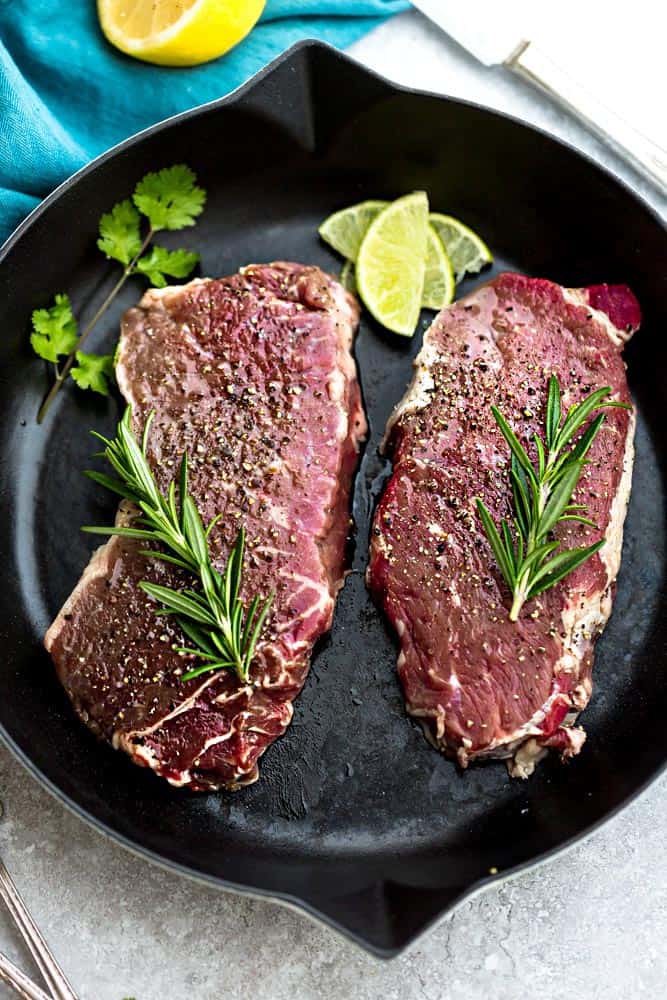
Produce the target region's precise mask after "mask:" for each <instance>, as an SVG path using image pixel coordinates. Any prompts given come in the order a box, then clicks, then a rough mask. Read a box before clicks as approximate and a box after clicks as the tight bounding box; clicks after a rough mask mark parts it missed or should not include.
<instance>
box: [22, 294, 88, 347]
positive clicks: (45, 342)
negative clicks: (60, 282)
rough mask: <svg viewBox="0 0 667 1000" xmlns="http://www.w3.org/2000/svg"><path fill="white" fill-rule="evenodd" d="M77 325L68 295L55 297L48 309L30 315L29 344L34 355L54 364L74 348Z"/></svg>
mask: <svg viewBox="0 0 667 1000" xmlns="http://www.w3.org/2000/svg"><path fill="white" fill-rule="evenodd" d="M76 342H77V323H76V320H75V319H74V316H73V315H72V306H71V304H70V300H69V295H56V297H55V300H54V304H53V305H52V306H50V307H49V308H48V309H35V311H34V312H33V314H32V334H31V335H30V343H31V344H32V349H33V351H34V352H35V354H38V355H39V357H40V358H44V360H45V361H52V362H53V364H56V363H57V361H58V358H59V357H60V355H62V354H69V352H70V351H71V350H72V349H73V348H74V347H76Z"/></svg>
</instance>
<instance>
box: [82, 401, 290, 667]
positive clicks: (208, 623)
mask: <svg viewBox="0 0 667 1000" xmlns="http://www.w3.org/2000/svg"><path fill="white" fill-rule="evenodd" d="M153 416H154V414H153V413H151V414H150V415H149V417H148V419H147V421H146V425H145V427H144V433H143V437H142V441H141V444H140V443H139V441H137V438H136V437H135V435H134V433H133V431H132V425H131V420H132V410H131V407H129V406H128V407H127V409H126V410H125V413H124V415H123V418H122V420H121V421H120V423H119V424H118V428H117V430H116V436H115V438H114V439H113V440H112V441H110V440H109V439H108V438H105V437H103V436H102V435H101V434H97V433H96V432H95V431H93V432H92V433H93V435H94V436H95V437H96V438H98V439H99V440H100V441H101V442H102V444H103V445H104V451H103V452H102V454H103V455H104V457H105V458H106V459H107V461H108V462H109V464H110V465H111V467H112V469H113V470H114V472H115V473H116V477H117V478H112V477H111V476H107V475H105V474H104V473H102V472H93V471H90V470H89V471H88V472H86V475H87V476H88V477H89V478H90V479H92V480H93V481H94V482H96V483H99V485H100V486H104V487H105V488H106V489H108V490H111V491H112V492H114V493H117V494H118V495H119V496H121V497H123V498H124V499H126V500H131V501H132V503H134V504H136V505H137V507H138V508H139V509H140V511H141V514H140V515H139V516H138V517H137V519H136V522H135V523H136V524H137V525H139V526H138V527H127V528H122V527H120V528H98V527H85V528H83V529H82V530H83V531H87V532H90V533H93V534H99V535H121V536H123V537H124V538H135V539H140V540H142V541H146V542H152V543H155V544H157V545H159V546H160V548H159V549H147V550H145V551H143V552H142V554H143V555H146V556H149V557H150V558H152V559H160V560H162V561H163V562H167V563H171V564H172V565H174V566H178V567H179V568H180V569H183V570H186V571H187V572H188V573H191V574H192V575H193V576H195V577H196V578H197V581H198V583H199V588H200V589H197V590H193V589H184V590H174V589H172V588H171V587H163V586H161V585H159V584H156V583H149V582H147V581H142V582H141V583H140V584H139V586H140V587H141V589H142V590H143V591H145V593H147V594H148V595H149V596H150V597H152V598H153V599H154V600H155V601H156V602H157V604H158V607H157V608H156V613H157V614H159V615H173V616H174V617H175V618H176V621H177V622H178V624H179V625H180V627H181V629H182V630H183V632H184V633H185V635H186V636H187V638H188V639H189V640H190V642H191V643H192V645H191V646H180V647H178V648H177V652H180V653H187V654H191V655H193V656H197V657H199V659H200V660H202V661H203V662H202V664H201V665H200V666H197V667H194V668H193V669H192V670H189V671H188V672H187V673H185V674H183V678H182V679H183V680H184V681H187V680H190V679H191V678H193V677H198V676H199V675H200V674H205V673H208V672H209V671H212V670H233V671H234V672H235V673H236V674H237V676H238V677H239V679H240V680H242V681H247V680H248V677H249V672H250V665H251V663H252V659H253V656H254V653H255V647H256V645H257V640H258V639H259V636H260V633H261V631H262V626H263V625H264V622H265V620H266V616H267V614H268V613H269V609H270V607H271V604H272V602H273V598H274V594H273V593H271V594H270V595H269V597H268V598H267V599H266V600H265V601H264V602H263V603H262V601H261V598H259V597H257V596H256V597H254V598H253V599H252V601H251V602H250V605H249V607H248V608H247V609H246V608H244V606H243V603H242V601H241V598H240V596H239V592H240V589H241V581H242V576H243V556H244V550H245V531H244V529H243V528H241V529H240V531H239V533H238V535H237V537H236V541H235V542H234V545H233V546H232V548H231V551H230V553H229V557H228V559H227V564H226V566H225V569H224V570H223V572H222V573H220V572H218V570H217V569H216V568H215V566H214V565H213V563H212V561H211V553H210V549H209V536H210V534H211V531H212V529H213V528H214V526H215V525H216V524H217V522H218V521H219V517H216V518H213V520H212V521H211V522H210V523H209V525H208V526H207V527H206V528H205V527H204V525H203V522H202V519H201V516H200V514H199V511H198V509H197V506H196V504H195V502H194V500H193V499H192V496H191V494H190V492H189V490H188V459H187V455H186V454H184V455H183V458H182V460H181V467H180V473H179V476H178V490H177V487H176V481H175V480H172V482H171V483H170V484H169V489H168V491H167V494H166V496H163V495H162V494H161V493H160V490H159V489H158V486H157V483H156V481H155V476H154V475H153V472H152V470H151V467H150V465H149V464H148V460H147V458H146V448H147V444H148V435H149V432H150V426H151V422H152V419H153ZM177 492H178V504H177V497H176V495H177ZM179 508H180V510H179Z"/></svg>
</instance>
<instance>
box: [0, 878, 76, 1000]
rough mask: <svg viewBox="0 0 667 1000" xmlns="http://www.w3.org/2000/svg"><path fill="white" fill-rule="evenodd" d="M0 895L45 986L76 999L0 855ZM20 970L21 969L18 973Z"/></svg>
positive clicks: (56, 995) (56, 997)
mask: <svg viewBox="0 0 667 1000" xmlns="http://www.w3.org/2000/svg"><path fill="white" fill-rule="evenodd" d="M0 898H1V899H3V900H4V902H5V904H6V906H7V909H8V910H9V912H10V914H11V916H12V918H13V920H14V923H15V924H16V926H17V927H18V929H19V931H20V932H21V935H22V937H23V939H24V941H25V943H26V944H27V946H28V948H29V949H30V953H31V955H32V957H33V958H34V960H35V964H36V965H37V968H38V969H39V971H40V972H41V974H42V976H43V978H44V982H45V983H46V985H47V986H48V987H49V991H50V993H51V997H52V998H53V1000H77V996H76V994H75V992H74V990H73V989H72V987H71V986H70V984H69V983H68V981H67V978H66V977H65V973H64V972H63V970H62V969H61V968H60V966H59V965H58V963H57V961H56V960H55V958H54V957H53V954H52V953H51V950H50V949H49V946H48V945H47V943H46V941H45V940H44V938H43V937H42V934H41V932H40V930H39V928H38V927H37V924H36V923H35V921H34V920H33V919H32V917H31V915H30V913H29V912H28V908H27V906H26V905H25V903H24V902H23V899H22V898H21V894H20V893H19V891H18V889H17V888H16V886H15V885H14V882H13V880H12V877H11V875H10V874H9V872H8V871H7V869H6V868H5V866H4V863H3V862H2V860H1V859H0ZM21 974H22V973H21Z"/></svg>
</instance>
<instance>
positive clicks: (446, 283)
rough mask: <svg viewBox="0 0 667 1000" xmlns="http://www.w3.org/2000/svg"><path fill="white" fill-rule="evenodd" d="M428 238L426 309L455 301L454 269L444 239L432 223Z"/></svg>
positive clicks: (436, 307) (425, 281)
mask: <svg viewBox="0 0 667 1000" xmlns="http://www.w3.org/2000/svg"><path fill="white" fill-rule="evenodd" d="M427 239H428V243H427V253H426V272H425V274H424V291H423V293H422V306H424V308H426V309H444V308H445V306H448V305H451V303H452V302H453V301H454V292H455V290H456V281H455V280H454V269H453V268H452V264H451V261H450V259H449V257H448V255H447V251H446V250H445V247H444V244H443V242H442V240H441V239H440V237H439V236H438V234H437V233H436V231H435V229H434V228H433V226H431V225H429V227H428V237H427Z"/></svg>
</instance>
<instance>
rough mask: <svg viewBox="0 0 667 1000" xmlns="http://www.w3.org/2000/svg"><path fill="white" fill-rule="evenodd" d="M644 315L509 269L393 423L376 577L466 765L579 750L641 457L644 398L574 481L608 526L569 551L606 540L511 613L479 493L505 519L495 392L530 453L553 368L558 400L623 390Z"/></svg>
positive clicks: (426, 349)
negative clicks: (638, 415)
mask: <svg viewBox="0 0 667 1000" xmlns="http://www.w3.org/2000/svg"><path fill="white" fill-rule="evenodd" d="M639 321H640V315H639V307H638V305H637V302H636V299H635V298H634V296H633V295H632V293H631V292H630V290H629V289H628V288H626V287H625V286H607V285H597V286H593V287H591V288H585V289H578V290H572V289H565V288H561V287H560V286H559V285H555V284H553V283H551V282H549V281H544V280H539V279H533V278H526V277H524V276H522V275H518V274H503V275H501V276H500V277H498V278H496V279H495V280H494V281H492V282H490V283H489V284H487V285H486V286H484V287H482V288H479V289H478V290H476V291H475V292H473V293H472V294H471V295H469V296H468V297H467V298H465V299H462V300H461V301H460V302H457V303H456V304H455V305H453V306H450V307H449V308H447V309H444V310H443V311H442V312H441V313H440V314H439V316H438V317H437V318H436V320H435V321H434V323H433V325H432V326H431V328H430V329H429V331H428V332H427V334H426V336H425V339H424V346H423V348H422V350H421V353H420V354H419V356H418V357H417V359H416V361H415V368H416V371H415V375H414V378H413V381H412V384H411V385H410V387H409V389H408V391H407V393H406V395H405V397H404V399H403V400H402V402H401V403H400V404H399V405H398V406H397V408H396V410H395V412H394V415H393V417H392V419H391V422H390V428H389V431H388V436H387V448H388V452H389V453H390V455H391V457H392V461H393V473H392V476H391V479H390V480H389V483H388V485H387V487H386V490H385V493H384V495H383V497H382V499H381V502H380V504H379V506H378V509H377V512H376V515H375V520H374V527H373V533H372V541H371V554H370V566H369V571H368V582H369V586H370V587H371V590H372V591H373V592H374V594H375V595H376V597H377V599H378V601H379V602H380V603H381V605H382V607H383V608H384V610H385V612H386V614H387V616H388V618H389V620H390V621H391V623H392V625H393V626H394V628H395V630H396V632H397V634H398V637H399V641H400V655H399V658H398V672H399V675H400V679H401V682H402V685H403V690H404V694H405V700H406V705H407V709H408V712H410V714H412V715H413V716H415V717H416V718H418V719H420V720H421V721H422V723H423V725H424V729H425V732H426V734H427V736H428V738H429V739H430V740H431V741H432V742H433V743H434V744H435V745H436V746H437V747H438V748H439V749H441V750H443V751H444V752H445V753H447V754H450V755H453V756H455V757H456V758H457V759H458V761H459V763H460V764H461V765H462V766H464V767H465V766H466V765H467V763H468V762H469V761H471V760H474V759H476V758H483V757H506V758H509V761H510V770H511V773H513V774H515V775H518V776H524V777H525V776H527V775H528V774H530V773H531V771H532V770H533V767H534V763H535V760H536V759H537V758H538V757H539V756H541V755H542V754H543V753H544V752H545V751H544V748H546V747H556V748H558V749H559V750H560V751H561V752H562V753H563V754H564V755H565V756H570V755H572V754H575V753H577V752H578V750H579V749H580V747H581V745H582V743H583V740H584V738H585V736H584V733H583V730H582V729H581V728H578V727H574V726H573V722H574V721H575V719H576V716H577V714H578V713H579V712H580V711H581V710H582V709H583V708H585V706H586V704H587V702H588V700H589V698H590V695H591V670H592V665H593V647H594V643H595V640H596V638H597V637H598V636H599V635H600V633H601V632H602V629H603V628H604V625H605V623H606V621H607V619H608V617H609V614H610V612H611V605H612V597H613V592H614V582H615V579H616V575H617V573H618V569H619V564H620V557H621V544H622V536H623V521H624V518H625V512H626V507H627V503H628V498H629V492H630V480H631V474H632V461H633V434H634V423H635V420H634V414H633V412H632V411H631V410H625V409H620V408H615V409H610V410H607V411H606V421H605V424H604V426H603V428H602V430H601V431H600V433H599V435H598V437H597V439H596V441H595V443H594V445H593V447H592V449H591V452H590V453H589V460H590V464H589V465H588V466H587V467H586V468H585V470H584V473H583V475H582V478H581V480H580V483H579V487H578V489H577V491H576V494H575V500H576V501H577V502H580V503H584V504H586V505H587V507H588V512H589V513H588V516H589V517H590V518H591V520H593V521H594V522H595V524H596V525H597V527H596V528H590V527H586V526H584V525H581V524H578V523H575V522H567V523H565V524H561V525H559V527H558V531H557V534H558V536H559V537H560V538H561V539H562V541H563V544H564V545H565V546H566V547H568V548H569V547H573V546H579V545H590V544H591V543H592V542H594V541H596V540H598V539H599V538H601V537H602V536H604V537H605V538H606V543H605V545H604V547H603V548H602V549H601V550H600V552H599V553H598V554H596V555H595V556H593V557H592V558H591V559H589V560H588V561H587V562H586V563H584V564H583V565H582V566H581V567H580V568H579V569H577V570H576V571H574V572H573V573H571V574H570V575H569V576H568V577H566V578H565V579H564V580H563V581H561V583H560V584H558V585H557V586H556V587H554V588H553V589H551V590H548V591H546V592H545V593H544V594H542V595H540V596H538V597H536V598H534V599H533V600H531V601H529V602H528V603H527V604H526V605H524V608H523V610H522V613H521V615H520V619H519V621H518V622H516V623H513V622H511V621H509V618H508V611H509V607H510V604H511V599H510V594H509V592H508V589H507V587H506V585H505V583H504V581H503V579H502V576H501V574H500V572H499V570H498V567H497V565H496V564H495V562H494V558H493V555H492V552H491V548H490V546H489V543H488V541H487V539H486V536H485V534H484V531H483V529H482V526H481V524H480V521H479V518H478V515H477V512H476V507H475V498H477V497H481V498H482V500H483V501H484V502H485V504H486V505H487V507H488V508H489V510H490V512H491V514H492V516H493V517H494V518H495V520H496V522H498V521H499V520H500V519H501V518H508V519H511V513H512V512H511V501H512V494H511V490H510V487H509V475H508V466H509V449H508V447H507V444H506V442H505V440H504V438H503V437H502V435H501V434H500V432H499V430H498V428H497V426H496V424H495V421H494V418H493V415H492V412H491V405H492V404H494V403H495V404H496V405H497V406H498V408H499V409H500V411H501V412H502V413H503V415H504V416H505V417H506V418H507V419H508V420H509V422H510V424H511V425H512V426H513V428H514V430H515V432H516V433H517V434H518V436H519V438H520V439H521V441H522V443H523V444H524V445H525V446H526V448H527V450H528V451H529V453H530V454H531V456H532V457H533V458H534V457H535V453H534V445H533V444H532V436H533V434H534V433H538V434H539V435H540V436H543V428H544V413H545V403H546V390H547V384H548V380H549V376H550V375H551V374H552V373H555V374H556V375H557V377H558V379H559V381H560V384H561V387H562V390H563V396H564V398H563V406H564V408H567V407H568V406H570V405H571V404H572V403H574V402H577V401H578V400H580V399H582V398H584V397H585V396H587V395H588V394H589V393H590V392H592V391H593V390H595V389H597V388H600V387H602V386H610V387H611V389H612V394H613V398H614V399H616V400H620V401H623V402H628V403H629V402H630V395H629V392H628V386H627V382H626V377H625V364H624V362H623V359H622V354H621V352H622V348H623V345H624V343H625V342H626V341H627V340H628V339H629V337H630V336H631V335H632V333H633V332H634V331H635V330H636V329H637V327H638V325H639Z"/></svg>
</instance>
